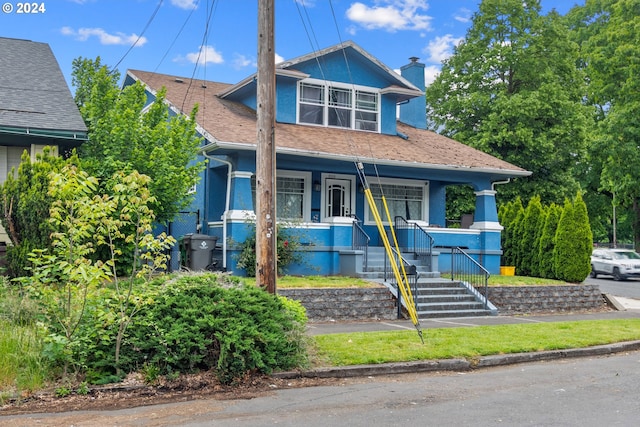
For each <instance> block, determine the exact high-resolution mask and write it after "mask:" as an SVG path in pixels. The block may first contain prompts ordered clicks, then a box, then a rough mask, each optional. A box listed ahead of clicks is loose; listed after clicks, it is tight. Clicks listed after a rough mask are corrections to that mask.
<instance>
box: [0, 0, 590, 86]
mask: <svg viewBox="0 0 640 427" xmlns="http://www.w3.org/2000/svg"><path fill="white" fill-rule="evenodd" d="M479 1H480V0H332V1H329V0H276V1H275V12H276V30H275V34H276V60H278V58H280V59H291V58H295V57H297V56H300V55H304V54H307V53H310V52H312V51H314V50H317V49H322V48H325V47H328V46H332V45H334V44H337V43H339V42H340V41H341V40H342V41H346V40H353V41H354V42H356V43H357V44H359V45H360V46H361V47H362V48H364V49H365V50H367V51H368V52H369V53H370V54H372V55H373V56H375V57H377V58H378V59H380V60H381V61H382V62H383V63H385V64H386V65H387V66H389V67H391V68H393V69H399V68H400V67H401V66H403V65H405V64H407V63H408V62H409V57H411V56H417V57H419V58H420V61H421V62H423V63H424V64H426V66H427V67H426V75H427V81H430V80H431V78H432V76H433V75H435V74H436V73H437V72H438V69H439V64H440V61H441V60H443V59H445V58H446V57H447V56H448V55H450V53H451V48H452V46H453V45H454V44H455V43H457V42H458V41H459V40H460V39H461V38H463V37H464V35H465V33H466V31H467V29H468V28H469V26H470V18H471V16H472V15H473V13H475V12H476V11H477V10H478V4H479ZM584 1H585V0H541V4H542V8H543V12H547V11H549V10H550V9H552V8H555V9H556V10H557V11H558V12H559V13H561V14H565V13H566V12H567V11H568V10H569V9H570V8H571V7H572V6H573V5H575V4H584ZM0 3H2V11H1V12H0V36H1V37H10V38H20V39H28V40H33V41H38V42H44V43H48V44H49V45H50V46H51V49H52V50H53V53H54V55H55V56H56V58H57V59H58V62H59V64H60V67H61V68H62V71H63V73H64V75H65V77H66V79H67V82H68V84H69V85H71V63H72V61H73V59H74V58H77V57H84V58H91V59H94V58H96V57H97V56H100V58H101V59H102V62H103V63H104V64H106V65H108V66H110V67H114V66H116V65H117V68H118V70H119V71H120V72H121V73H122V74H123V75H124V73H125V72H126V70H127V69H140V70H145V71H155V72H159V73H166V74H172V75H177V76H183V77H191V76H195V77H196V78H204V79H207V80H213V81H219V82H226V83H236V82H238V81H240V80H241V79H243V78H244V77H246V76H248V75H250V74H252V73H254V72H255V71H256V56H257V4H258V2H257V0H48V1H40V2H35V3H37V4H38V5H42V7H39V8H38V10H37V12H38V13H18V9H19V7H20V5H19V2H17V1H5V0H0ZM31 3H33V2H30V3H29V4H31ZM22 12H25V8H24V7H23V8H22ZM132 46H133V47H132ZM72 90H73V89H72Z"/></svg>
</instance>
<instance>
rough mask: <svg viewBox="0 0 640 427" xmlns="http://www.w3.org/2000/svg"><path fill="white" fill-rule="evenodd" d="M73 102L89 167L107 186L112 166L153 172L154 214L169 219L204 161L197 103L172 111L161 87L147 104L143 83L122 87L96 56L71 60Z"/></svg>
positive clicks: (185, 199) (184, 200)
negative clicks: (86, 132) (80, 119)
mask: <svg viewBox="0 0 640 427" xmlns="http://www.w3.org/2000/svg"><path fill="white" fill-rule="evenodd" d="M72 75H73V83H74V85H75V86H76V98H75V99H76V103H77V104H78V106H79V108H80V112H81V114H82V117H83V118H84V120H85V123H86V124H87V128H88V130H89V141H88V142H86V143H85V144H83V145H82V147H81V150H80V154H81V158H82V160H83V163H84V165H85V167H86V168H87V170H88V171H89V172H90V173H91V174H93V175H94V176H96V177H97V178H99V179H100V181H101V182H102V183H103V185H104V186H105V187H109V185H110V179H111V177H112V176H114V174H115V173H116V172H119V171H122V172H124V173H125V174H128V173H130V172H132V171H134V170H137V171H138V172H139V173H140V174H144V175H147V176H149V177H150V178H151V181H150V183H149V184H148V187H149V190H150V192H151V196H153V200H154V201H153V203H151V204H150V206H149V207H150V209H151V210H152V211H153V212H155V214H156V220H157V221H158V222H159V223H165V222H166V221H170V220H172V219H173V218H174V217H175V216H176V215H177V214H178V212H180V210H181V209H183V208H184V207H186V206H187V205H188V204H189V203H190V202H191V200H192V197H193V195H192V194H190V191H189V190H190V189H191V188H192V187H193V186H194V185H195V184H196V183H197V181H198V179H199V174H200V172H201V171H202V169H203V167H204V164H203V163H202V162H197V161H196V158H197V154H198V148H199V146H200V139H199V138H198V137H197V136H196V130H195V126H196V120H195V119H196V114H197V107H196V108H195V109H194V110H193V111H192V112H191V114H190V115H189V116H186V115H183V114H179V115H170V114H169V109H168V108H167V105H166V103H165V93H166V92H165V90H164V89H162V90H160V91H159V92H158V93H157V94H156V99H155V102H153V103H152V104H151V105H147V95H146V93H145V89H144V86H143V85H142V84H140V83H139V82H138V83H135V84H133V85H130V86H127V87H125V88H124V89H122V90H119V89H118V87H117V80H118V79H117V78H115V76H117V75H118V74H117V72H110V71H109V70H108V69H107V67H106V66H104V65H102V64H101V62H100V58H98V59H96V60H95V61H92V60H89V59H83V58H78V59H76V60H74V62H73V73H72Z"/></svg>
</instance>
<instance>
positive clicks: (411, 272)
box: [384, 248, 420, 319]
mask: <svg viewBox="0 0 640 427" xmlns="http://www.w3.org/2000/svg"><path fill="white" fill-rule="evenodd" d="M391 251H392V255H393V257H394V258H395V261H396V265H397V266H398V269H399V270H400V275H402V268H403V267H404V272H405V273H406V275H407V280H408V281H409V283H408V285H409V286H410V287H411V295H412V297H413V304H414V306H415V305H416V303H417V292H418V279H419V277H420V274H419V273H418V269H417V268H416V266H415V265H414V264H411V263H410V262H409V261H407V260H406V259H405V258H404V257H403V256H402V254H400V253H398V251H396V250H395V249H394V248H391ZM384 281H385V282H386V281H390V282H391V284H392V285H394V286H395V288H396V296H397V298H398V319H400V318H401V317H402V292H401V291H400V287H399V284H398V281H397V280H396V276H395V274H394V273H393V269H392V268H391V261H390V260H389V257H388V255H387V251H384Z"/></svg>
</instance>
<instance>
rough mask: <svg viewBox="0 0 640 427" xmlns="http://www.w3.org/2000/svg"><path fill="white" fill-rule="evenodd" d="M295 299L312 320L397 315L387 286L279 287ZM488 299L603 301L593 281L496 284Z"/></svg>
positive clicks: (542, 307)
mask: <svg viewBox="0 0 640 427" xmlns="http://www.w3.org/2000/svg"><path fill="white" fill-rule="evenodd" d="M278 294H280V295H283V296H286V297H287V298H291V299H294V300H298V301H300V302H301V303H302V305H303V306H304V307H305V308H306V309H307V316H308V318H309V320H310V321H311V322H326V321H332V320H337V321H353V320H392V319H396V315H397V311H396V307H395V299H394V298H393V297H392V295H391V293H390V292H389V291H388V290H387V288H386V287H375V288H326V289H316V288H311V289H307V288H301V289H278ZM489 300H490V301H491V302H492V303H493V304H494V305H495V306H496V307H497V308H498V315H510V314H536V313H568V312H579V311H587V310H595V309H601V308H604V307H605V301H604V298H603V297H602V293H601V292H600V288H598V286H596V285H584V284H581V285H563V286H496V287H493V286H492V287H490V288H489Z"/></svg>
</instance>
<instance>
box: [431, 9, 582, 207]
mask: <svg viewBox="0 0 640 427" xmlns="http://www.w3.org/2000/svg"><path fill="white" fill-rule="evenodd" d="M577 62H578V46H577V44H576V43H574V42H572V41H571V40H570V38H569V33H568V29H567V27H566V26H565V25H563V22H562V20H561V18H560V16H558V15H557V13H555V12H551V13H549V14H548V15H547V16H541V15H540V4H539V1H537V0H534V1H527V2H523V1H520V0H484V1H482V3H481V4H480V6H479V11H478V12H477V13H476V14H475V15H474V16H473V19H472V26H471V28H470V29H469V31H468V33H467V35H466V37H465V40H464V41H463V42H462V43H461V44H460V45H459V46H458V47H457V48H456V49H455V51H454V54H453V55H452V56H451V57H450V58H449V59H447V60H446V61H444V63H443V65H442V71H441V73H440V74H439V76H438V77H437V78H436V80H435V81H434V82H433V83H432V84H431V85H430V86H429V87H428V88H427V110H428V117H429V118H430V120H431V122H430V127H431V128H432V129H434V130H438V131H440V132H442V133H444V134H445V135H447V136H450V137H452V138H454V139H456V140H459V141H461V142H463V143H465V144H468V145H471V146H473V147H475V148H478V149H480V150H482V151H485V152H487V153H489V154H492V155H494V156H497V157H498V158H501V159H503V160H506V161H508V162H511V163H513V164H515V165H518V166H521V167H523V168H525V169H527V170H530V171H532V172H533V175H532V176H531V177H529V178H518V179H515V180H513V182H512V183H511V184H508V185H505V186H504V187H503V188H502V190H501V194H500V195H499V198H500V199H501V200H500V201H505V200H511V199H513V198H514V197H515V196H516V195H520V196H521V197H523V198H527V199H529V198H531V197H532V196H534V195H540V197H541V200H542V201H545V202H547V201H554V200H562V199H563V198H564V197H565V196H566V195H568V194H573V193H574V192H575V191H576V190H577V188H578V184H577V181H576V179H575V178H574V177H573V175H572V170H573V168H574V166H575V165H576V163H578V162H579V161H580V160H581V159H582V157H583V155H584V146H585V139H586V135H587V131H588V128H589V123H590V119H591V115H590V110H589V109H588V108H587V107H585V106H584V105H583V104H582V98H583V96H584V93H585V91H586V89H585V86H584V85H585V80H584V76H583V74H582V72H581V71H580V69H578V68H577V66H576V64H577Z"/></svg>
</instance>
